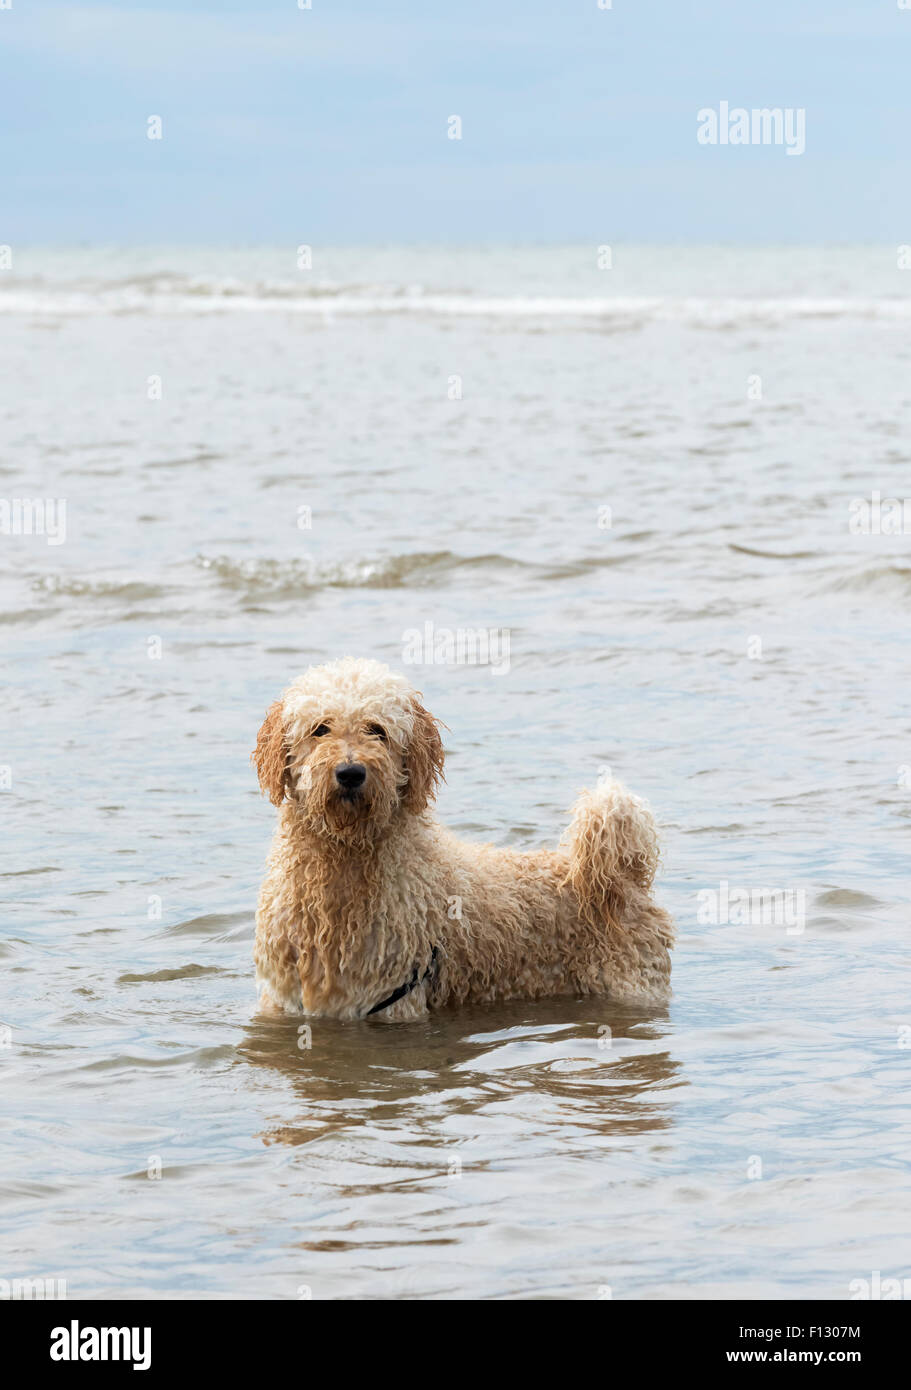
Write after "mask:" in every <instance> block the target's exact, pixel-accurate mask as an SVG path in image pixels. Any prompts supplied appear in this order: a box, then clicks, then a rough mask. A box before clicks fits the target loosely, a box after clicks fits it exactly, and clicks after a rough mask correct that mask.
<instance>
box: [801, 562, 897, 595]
mask: <svg viewBox="0 0 911 1390" xmlns="http://www.w3.org/2000/svg"><path fill="white" fill-rule="evenodd" d="M823 592H824V593H829V594H845V593H847V594H878V595H881V596H882V597H884V598H891V597H895V598H907V597H909V596H911V569H908V568H907V567H906V566H903V565H891V564H881V565H871V566H869V567H868V568H867V569H862V570H854V571H852V572H851V573H850V574H840V575H838V576H837V577H836V578H833V579H830V580H829V581H828V583H827V584H825V585H824V586H823Z"/></svg>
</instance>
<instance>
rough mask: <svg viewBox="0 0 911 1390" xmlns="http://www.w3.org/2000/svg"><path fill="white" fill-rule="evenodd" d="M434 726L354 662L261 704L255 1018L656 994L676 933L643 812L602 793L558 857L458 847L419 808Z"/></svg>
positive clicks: (606, 790) (583, 800) (587, 806)
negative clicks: (269, 826)
mask: <svg viewBox="0 0 911 1390" xmlns="http://www.w3.org/2000/svg"><path fill="white" fill-rule="evenodd" d="M438 722H439V721H438V720H436V719H435V718H434V717H433V716H432V715H430V714H428V712H427V710H426V709H424V707H423V705H422V704H421V703H420V698H419V696H418V694H417V693H416V692H415V691H413V690H412V689H411V687H410V686H409V684H408V682H407V681H406V680H405V679H404V677H402V676H399V675H396V674H395V673H394V672H393V671H391V670H389V668H388V667H386V666H383V665H381V664H380V663H379V662H377V661H360V660H354V659H352V658H350V657H346V658H345V659H344V660H341V661H333V662H331V663H329V664H327V665H325V666H315V667H311V669H310V670H309V671H307V672H306V673H305V674H304V675H303V676H301V677H300V679H299V680H296V681H295V682H294V684H293V685H291V686H289V687H288V689H287V690H286V691H285V693H284V695H283V696H282V698H281V699H280V700H277V701H276V702H275V704H273V705H272V706H271V708H270V710H269V712H268V714H267V715H266V720H265V723H264V724H263V726H262V728H261V729H260V731H259V738H258V740H257V744H256V751H255V753H254V754H253V755H252V756H253V758H254V760H255V762H256V767H257V771H258V773H259V781H260V786H261V787H262V789H263V791H264V792H268V794H269V797H270V799H271V800H272V802H273V803H274V804H275V805H276V806H278V807H279V820H278V828H277V830H276V833H275V838H274V840H273V843H272V850H271V853H270V855H269V862H268V872H267V875H266V879H265V881H264V883H263V886H262V891H261V893H260V899H259V909H258V911H257V916H256V946H255V952H254V954H255V959H256V968H257V981H258V984H259V989H260V999H261V1007H262V1008H263V1009H264V1010H265V1011H267V1012H273V1013H275V1012H278V1013H281V1012H287V1013H301V1012H303V1013H305V1014H311V1015H318V1016H323V1017H329V1018H339V1019H352V1018H365V1017H368V1016H369V1017H374V1018H376V1019H377V1020H380V1019H381V1020H384V1021H385V1020H388V1021H396V1022H398V1021H404V1020H409V1019H415V1018H420V1017H422V1016H423V1015H425V1014H426V1013H427V1011H428V1009H429V1008H435V1007H437V1006H439V1005H444V1004H458V1003H461V1002H462V1001H465V1000H494V999H516V998H520V999H535V998H539V997H541V996H544V995H557V994H573V995H582V994H610V995H611V996H613V997H627V998H629V997H633V998H645V999H660V998H663V997H665V996H666V995H667V993H668V989H669V980H670V969H671V965H670V954H669V952H670V949H671V946H672V944H673V937H674V932H673V927H672V924H671V920H670V918H669V916H668V914H667V913H666V912H665V911H664V910H663V909H662V908H660V907H658V906H657V904H656V903H655V902H653V901H652V898H651V896H650V888H651V884H652V879H653V878H654V874H655V869H656V867H657V860H658V847H657V841H656V836H655V827H654V822H653V821H652V818H651V815H650V813H649V811H648V809H647V807H646V806H645V805H644V804H643V802H641V801H640V800H639V799H638V797H635V796H633V795H632V794H631V793H630V792H628V791H626V790H625V789H624V788H623V787H622V786H621V785H620V784H619V783H617V782H610V783H608V784H607V785H603V784H599V785H598V787H597V788H596V790H595V791H593V792H589V791H586V792H584V793H583V794H582V796H581V797H580V799H579V800H578V801H577V803H576V805H575V808H574V811H573V816H572V820H571V822H570V825H569V827H568V829H567V831H566V834H565V836H564V839H563V841H562V843H561V846H560V848H558V849H556V850H546V849H542V850H534V851H532V852H530V853H527V852H520V851H518V850H511V849H497V848H495V847H494V846H493V845H479V844H468V843H465V842H464V841H462V840H459V839H457V838H456V837H455V836H454V835H452V834H451V833H450V832H449V831H448V830H446V829H444V828H443V827H442V826H441V825H438V824H437V823H436V821H434V819H433V818H432V816H431V814H430V812H429V811H428V809H427V807H428V804H429V802H430V801H431V799H432V798H433V795H434V791H435V789H436V785H437V783H438V781H439V779H440V778H441V777H442V775H443V746H442V743H441V741H440V735H439V730H438V727H437V725H438Z"/></svg>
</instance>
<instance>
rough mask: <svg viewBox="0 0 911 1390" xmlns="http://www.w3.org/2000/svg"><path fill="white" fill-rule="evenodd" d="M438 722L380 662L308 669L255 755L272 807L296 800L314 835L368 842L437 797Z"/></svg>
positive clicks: (276, 710)
mask: <svg viewBox="0 0 911 1390" xmlns="http://www.w3.org/2000/svg"><path fill="white" fill-rule="evenodd" d="M438 723H439V721H438V720H436V719H434V717H433V715H431V714H428V712H427V710H426V709H424V707H423V705H422V704H421V701H420V696H419V694H418V693H417V692H416V691H414V690H412V689H411V687H410V686H409V684H408V682H407V681H406V680H405V678H404V677H403V676H399V675H396V674H395V672H393V671H390V670H389V668H388V667H387V666H383V665H382V664H381V663H380V662H378V661H358V660H354V659H353V658H351V657H345V658H344V659H343V660H341V661H332V662H329V663H328V664H327V665H325V666H311V668H310V670H309V671H307V672H305V674H304V675H303V676H301V677H300V678H299V679H298V680H296V681H295V682H294V684H293V685H291V686H289V687H288V689H287V690H286V691H285V693H284V695H283V696H282V698H281V699H280V700H276V701H275V704H273V705H272V706H271V708H270V709H269V712H268V714H267V715H266V718H265V722H264V723H263V726H262V728H261V729H260V731H259V737H258V739H257V741H256V751H255V752H254V753H253V759H254V761H255V763H256V770H257V773H258V774H259V784H260V786H261V788H262V789H263V791H264V792H267V793H268V795H269V799H270V800H271V801H272V802H273V804H274V805H276V806H280V805H281V803H282V801H283V800H284V799H285V798H286V797H287V798H288V799H289V800H290V801H293V802H294V803H295V804H296V806H297V809H298V812H299V814H300V815H301V817H302V818H303V820H304V823H305V824H306V826H307V827H308V828H309V829H310V830H311V831H314V832H315V833H317V834H324V835H328V836H331V837H333V838H335V839H343V840H346V841H350V842H353V843H364V842H367V841H369V840H371V839H375V838H376V836H377V835H378V834H380V833H381V832H382V831H384V830H385V829H387V828H388V827H389V826H390V825H391V823H392V822H393V820H394V819H395V817H396V816H397V815H403V814H404V815H414V814H416V813H418V812H420V811H422V810H423V809H424V808H425V806H426V805H427V803H428V802H429V801H430V800H431V798H432V797H433V795H434V793H435V791H436V787H437V783H438V782H439V780H440V778H441V777H442V775H443V745H442V742H441V740H440V734H439V729H438V727H437V726H438Z"/></svg>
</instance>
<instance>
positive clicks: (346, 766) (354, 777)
mask: <svg viewBox="0 0 911 1390" xmlns="http://www.w3.org/2000/svg"><path fill="white" fill-rule="evenodd" d="M335 780H336V782H338V784H339V786H340V787H341V788H342V789H343V790H344V791H346V792H354V791H357V789H358V787H362V786H363V785H364V783H365V782H366V780H367V769H366V768H365V767H364V764H363V763H339V765H338V767H337V768H336V769H335Z"/></svg>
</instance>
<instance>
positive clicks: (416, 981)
mask: <svg viewBox="0 0 911 1390" xmlns="http://www.w3.org/2000/svg"><path fill="white" fill-rule="evenodd" d="M436 963H437V948H436V946H434V948H433V950H432V951H431V952H430V964H429V965H428V967H427V969H426V970H425V971H424V973H423V975H421V976H420V977H419V976H418V967H417V966H415V967H414V974H413V975H412V977H411V979H410V980H409V981H408V983H407V984H405V985H399V987H398V989H394V990H393V991H392V993H391V994H390V995H387V997H386V998H385V999H381V1000H380V1002H379V1003H378V1004H374V1006H373V1008H372V1009H368V1010H367V1012H366V1014H365V1015H364V1017H365V1018H369V1017H370V1015H371V1014H378V1013H379V1011H380V1009H388V1008H389V1005H390V1004H395V1003H396V1002H397V1001H398V1000H399V999H404V998H405V995H406V994H410V993H411V991H412V990H413V989H417V987H418V985H422V984H423V983H424V981H425V980H426V979H427V978H428V977H429V976H430V974H431V973H432V971H433V967H434V966H435V965H436Z"/></svg>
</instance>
